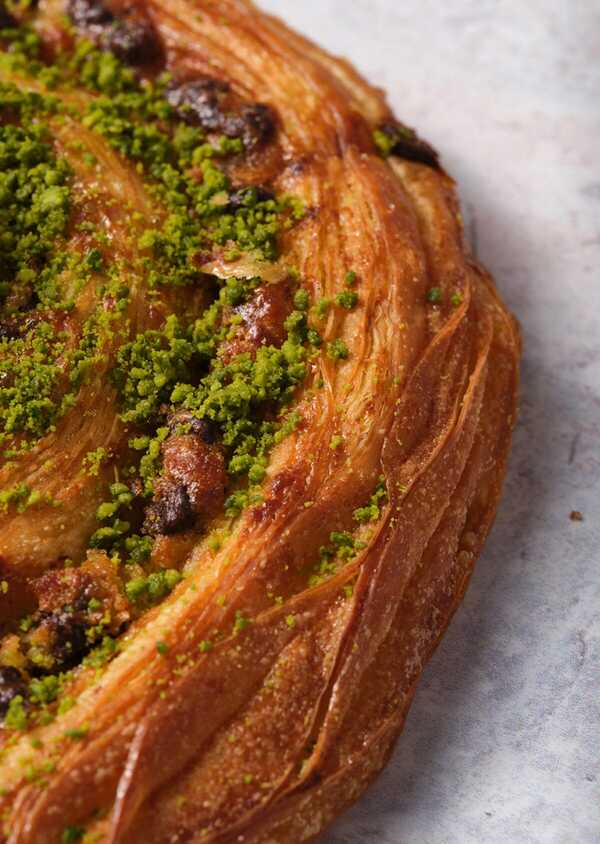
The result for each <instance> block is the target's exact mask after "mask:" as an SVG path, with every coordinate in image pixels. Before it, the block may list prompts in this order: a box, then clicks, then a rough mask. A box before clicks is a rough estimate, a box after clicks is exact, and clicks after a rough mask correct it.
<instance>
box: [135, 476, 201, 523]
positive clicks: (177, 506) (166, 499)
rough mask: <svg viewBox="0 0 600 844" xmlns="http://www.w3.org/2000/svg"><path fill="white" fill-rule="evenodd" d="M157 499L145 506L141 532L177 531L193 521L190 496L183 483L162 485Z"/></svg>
mask: <svg viewBox="0 0 600 844" xmlns="http://www.w3.org/2000/svg"><path fill="white" fill-rule="evenodd" d="M161 492H162V494H161V496H160V498H158V500H157V501H153V502H152V504H150V505H149V506H148V507H147V508H146V518H145V520H144V527H143V532H144V533H146V534H149V535H150V536H159V535H161V534H171V533H177V532H179V531H182V530H185V529H186V528H189V527H191V526H192V525H193V523H194V512H193V510H192V505H191V502H190V497H189V495H188V492H187V490H186V488H185V486H184V485H183V484H177V485H174V484H173V485H171V484H169V485H168V486H165V487H163V489H162V490H161Z"/></svg>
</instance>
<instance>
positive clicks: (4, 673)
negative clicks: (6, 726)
mask: <svg viewBox="0 0 600 844" xmlns="http://www.w3.org/2000/svg"><path fill="white" fill-rule="evenodd" d="M28 694H29V690H28V687H27V683H26V682H25V679H24V678H23V675H22V674H21V672H20V671H19V670H18V669H17V668H13V667H12V666H10V665H3V666H0V717H2V718H3V717H4V716H5V715H6V712H7V710H8V707H9V706H10V702H11V700H12V699H13V698H15V697H17V695H21V697H22V698H26V697H27V696H28Z"/></svg>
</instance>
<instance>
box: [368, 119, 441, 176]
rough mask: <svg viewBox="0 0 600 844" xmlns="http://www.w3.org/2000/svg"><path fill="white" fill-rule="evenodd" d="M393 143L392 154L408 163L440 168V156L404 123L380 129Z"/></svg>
mask: <svg viewBox="0 0 600 844" xmlns="http://www.w3.org/2000/svg"><path fill="white" fill-rule="evenodd" d="M379 131H380V132H383V134H384V135H386V136H387V137H388V138H389V139H390V141H391V142H392V144H393V145H392V147H391V150H390V151H391V153H392V155H397V156H398V157H399V158H405V159H406V160H407V161H418V162H420V163H421V164H427V165H428V166H429V167H434V168H436V169H437V168H439V166H440V165H439V160H438V154H437V152H436V151H435V150H434V148H433V147H432V146H430V145H429V144H428V143H427V141H424V140H422V139H421V138H420V137H419V136H418V135H417V133H416V132H415V131H414V130H413V129H409V127H408V126H404V125H403V124H402V123H384V124H383V125H382V126H380V127H379Z"/></svg>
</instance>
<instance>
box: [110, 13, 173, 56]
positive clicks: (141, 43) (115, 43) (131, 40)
mask: <svg viewBox="0 0 600 844" xmlns="http://www.w3.org/2000/svg"><path fill="white" fill-rule="evenodd" d="M102 45H103V47H105V48H106V49H107V50H109V51H110V52H111V53H114V54H115V56H116V57H117V58H118V59H121V61H123V62H125V63H126V64H130V65H140V64H146V63H147V62H151V61H153V60H154V59H156V58H158V57H159V55H160V46H159V44H158V40H157V38H156V34H155V32H154V30H153V29H152V27H151V26H150V24H147V23H145V22H142V21H134V20H132V21H119V23H118V24H116V26H113V27H111V28H110V29H109V30H108V31H107V32H106V34H105V35H104V37H103V39H102Z"/></svg>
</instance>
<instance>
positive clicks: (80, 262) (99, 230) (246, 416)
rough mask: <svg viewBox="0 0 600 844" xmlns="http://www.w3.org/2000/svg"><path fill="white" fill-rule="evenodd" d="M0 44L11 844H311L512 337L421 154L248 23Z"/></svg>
mask: <svg viewBox="0 0 600 844" xmlns="http://www.w3.org/2000/svg"><path fill="white" fill-rule="evenodd" d="M0 27H1V32H0V40H1V42H2V46H3V54H2V58H1V60H0V115H1V121H0V448H1V450H2V454H1V458H0V459H1V461H2V462H1V465H0V586H1V589H0V608H1V611H0V622H1V629H0V634H1V638H0V716H1V717H2V718H3V722H2V724H3V726H2V729H1V730H0V734H1V739H0V740H1V748H2V750H1V756H0V813H1V814H0V818H1V823H2V832H0V839H1V841H2V842H5V844H58V842H63V844H74V842H78V841H85V842H102V843H103V844H117V842H118V844H184V842H185V844H191V842H198V844H200V842H203V843H204V842H246V844H274V842H277V844H297V842H303V841H311V840H313V839H315V838H316V837H317V836H319V835H320V833H321V832H322V830H323V829H324V828H325V827H326V826H327V825H328V824H329V823H330V822H331V821H332V820H333V819H334V818H335V817H336V816H337V815H338V814H339V813H340V811H341V810H342V809H343V808H344V807H346V806H348V805H349V804H351V803H352V802H353V801H354V800H356V799H357V797H358V796H359V795H360V794H361V793H362V792H363V791H364V789H365V788H366V786H367V785H368V784H369V783H370V781H371V780H372V779H373V777H374V776H375V775H376V774H377V772H379V771H380V769H381V768H382V766H383V765H384V764H385V762H386V760H387V758H388V756H389V755H390V752H391V750H392V748H393V746H394V742H395V740H396V738H397V737H398V735H399V733H400V731H401V729H402V726H403V722H404V719H405V717H406V714H407V710H408V707H409V705H410V702H411V699H412V696H413V694H414V691H415V687H416V684H417V681H418V679H419V676H420V674H421V672H422V670H423V667H424V665H425V663H426V662H427V659H428V658H429V656H430V654H431V652H432V650H433V649H434V647H435V646H436V644H437V642H438V641H439V639H440V637H441V635H442V633H443V632H444V630H445V628H446V627H447V625H448V623H449V620H450V618H451V616H452V614H453V612H454V611H455V609H456V608H457V606H458V604H459V603H460V600H461V598H462V595H463V593H464V591H465V588H466V586H467V583H468V580H469V577H470V574H471V572H472V569H473V565H474V563H475V560H476V558H477V556H478V555H479V553H480V551H481V548H482V545H483V542H484V540H485V537H486V535H487V533H488V531H489V529H490V526H491V524H492V521H493V518H494V513H495V510H496V506H497V503H498V499H499V496H500V490H501V484H502V479H503V475H504V471H505V463H506V458H507V454H508V450H509V444H510V437H511V430H512V427H513V423H514V419H515V405H516V393H517V367H518V357H519V335H518V330H517V327H516V323H515V321H514V319H513V318H512V316H511V315H510V314H509V313H508V312H507V310H506V308H505V307H504V305H503V303H502V302H501V300H500V299H499V297H498V294H497V292H496V289H495V287H494V284H493V282H492V280H491V278H490V276H489V275H488V274H487V272H486V271H485V270H484V269H483V268H482V267H481V266H480V265H479V264H478V263H477V262H476V260H474V258H473V257H472V256H471V254H470V252H469V249H468V248H467V246H466V244H465V239H464V235H463V226H462V220H461V216H460V212H459V206H458V202H457V198H456V194H455V190H454V184H453V182H452V180H451V179H450V177H449V176H448V175H447V174H446V173H445V172H444V170H443V169H442V168H441V166H440V163H439V160H438V156H437V154H436V152H435V151H434V150H433V149H432V148H431V147H430V146H429V145H428V144H427V143H425V142H424V141H422V140H421V139H420V138H419V137H418V136H417V135H416V134H415V132H414V131H412V130H411V129H408V128H407V127H406V126H404V125H403V124H402V123H400V122H399V121H398V120H396V118H395V117H394V116H393V114H392V113H391V112H390V109H389V107H388V106H387V104H386V101H385V98H384V96H383V95H382V93H381V92H380V91H379V90H377V89H375V88H373V87H371V86H370V85H368V84H367V83H366V82H364V81H363V80H362V79H361V78H360V76H358V75H357V73H356V72H355V71H354V70H353V68H352V67H351V66H350V65H349V64H348V63H347V62H345V61H343V60H340V59H335V58H332V57H331V56H329V55H327V54H326V53H325V52H323V51H322V50H320V49H318V48H317V47H315V46H314V45H313V44H311V43H310V42H308V41H307V40H306V39H304V38H302V37H301V36H299V35H297V34H295V33H294V32H292V31H291V30H289V29H288V28H287V27H286V26H285V25H284V24H283V23H281V22H280V21H279V20H277V19H276V18H273V17H270V16H268V15H266V14H263V13H262V12H260V11H259V10H258V9H257V8H256V7H255V6H253V5H252V4H251V3H249V2H245V0H196V2H194V0H139V2H117V0H115V2H108V0H106V2H103V0H68V2H65V0H40V2H39V3H38V4H36V3H21V2H14V3H12V4H7V6H3V7H1V8H0Z"/></svg>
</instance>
